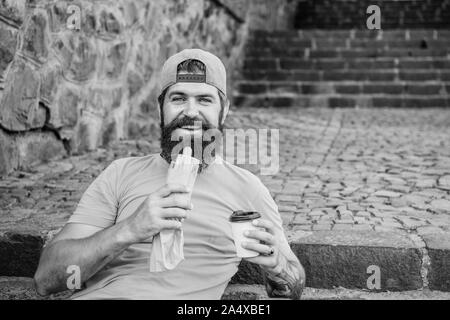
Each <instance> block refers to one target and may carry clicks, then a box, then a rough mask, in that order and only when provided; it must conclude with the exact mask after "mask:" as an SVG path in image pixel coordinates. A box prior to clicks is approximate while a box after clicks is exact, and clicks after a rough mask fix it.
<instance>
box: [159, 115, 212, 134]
mask: <svg viewBox="0 0 450 320" xmlns="http://www.w3.org/2000/svg"><path fill="white" fill-rule="evenodd" d="M198 125H201V127H202V129H203V130H208V129H211V128H214V126H213V125H212V124H211V123H209V122H208V121H204V120H202V119H200V118H189V117H186V116H184V117H179V118H176V119H174V120H173V121H172V122H171V123H169V124H168V125H167V126H166V127H165V130H169V131H173V130H175V129H178V128H182V127H184V126H198Z"/></svg>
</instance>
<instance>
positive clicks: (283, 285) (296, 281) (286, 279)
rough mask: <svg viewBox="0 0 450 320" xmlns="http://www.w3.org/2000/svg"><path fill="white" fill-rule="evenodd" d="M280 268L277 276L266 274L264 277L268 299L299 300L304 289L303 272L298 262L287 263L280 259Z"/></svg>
mask: <svg viewBox="0 0 450 320" xmlns="http://www.w3.org/2000/svg"><path fill="white" fill-rule="evenodd" d="M281 258H282V259H281V260H282V263H283V265H282V267H281V272H280V273H279V274H276V275H275V274H272V273H270V272H267V273H266V275H265V280H266V281H265V284H266V290H267V293H268V294H269V296H270V297H284V298H290V299H293V300H299V299H300V297H301V295H302V292H303V288H304V285H305V284H304V282H305V277H304V272H303V268H302V266H301V265H300V264H299V263H298V262H293V261H288V260H287V259H286V258H285V257H281Z"/></svg>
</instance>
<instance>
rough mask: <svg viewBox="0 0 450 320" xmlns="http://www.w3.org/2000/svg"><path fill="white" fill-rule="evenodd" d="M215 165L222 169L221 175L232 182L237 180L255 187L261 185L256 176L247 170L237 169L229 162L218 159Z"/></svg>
mask: <svg viewBox="0 0 450 320" xmlns="http://www.w3.org/2000/svg"><path fill="white" fill-rule="evenodd" d="M217 165H221V166H222V168H223V174H224V176H225V178H231V179H233V180H237V181H240V182H242V183H243V184H246V185H251V186H256V185H261V184H262V182H261V180H260V179H259V177H258V176H256V175H255V174H254V173H252V172H250V171H249V170H247V169H245V168H242V167H239V166H237V165H235V164H233V163H231V162H228V161H226V160H223V159H222V158H220V159H219V160H218V162H217Z"/></svg>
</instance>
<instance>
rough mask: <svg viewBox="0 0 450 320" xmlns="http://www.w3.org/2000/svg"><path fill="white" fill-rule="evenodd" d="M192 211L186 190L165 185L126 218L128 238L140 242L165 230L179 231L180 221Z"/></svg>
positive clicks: (176, 186)
mask: <svg viewBox="0 0 450 320" xmlns="http://www.w3.org/2000/svg"><path fill="white" fill-rule="evenodd" d="M191 209H192V203H191V200H190V197H189V196H188V190H187V189H186V187H184V186H180V185H165V186H164V187H162V188H160V189H159V190H157V191H155V192H154V193H152V194H150V195H149V196H148V197H147V198H146V199H145V200H144V201H143V202H142V204H141V205H140V206H139V207H138V208H137V209H136V211H135V212H134V213H133V214H132V215H131V216H130V217H129V218H127V221H126V225H127V229H128V230H129V232H128V237H130V239H131V240H130V241H131V242H141V241H144V240H145V239H148V238H151V237H153V236H154V235H156V234H158V233H159V232H161V230H165V229H174V230H176V229H181V222H180V220H182V219H184V218H186V217H187V210H191Z"/></svg>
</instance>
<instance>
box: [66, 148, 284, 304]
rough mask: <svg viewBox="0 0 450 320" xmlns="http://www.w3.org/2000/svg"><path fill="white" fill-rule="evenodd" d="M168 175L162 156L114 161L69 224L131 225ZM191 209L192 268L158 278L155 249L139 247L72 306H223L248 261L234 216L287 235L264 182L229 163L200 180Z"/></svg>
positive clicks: (187, 230) (187, 239)
mask: <svg viewBox="0 0 450 320" xmlns="http://www.w3.org/2000/svg"><path fill="white" fill-rule="evenodd" d="M168 167H169V165H168V163H167V162H166V161H165V160H164V159H163V158H162V157H161V156H160V155H159V154H153V155H149V156H145V157H132V158H124V159H119V160H116V161H113V162H112V163H111V164H110V165H109V166H108V167H107V168H106V169H105V170H104V171H103V172H102V173H101V174H100V175H99V176H98V177H97V178H96V179H95V180H94V182H93V183H92V184H91V185H90V186H89V187H88V189H87V190H86V191H85V192H84V194H83V196H82V198H81V200H80V202H79V204H78V206H77V208H76V210H75V212H74V213H73V215H72V216H71V217H70V218H69V220H68V222H67V223H82V224H88V225H93V226H97V227H101V228H108V227H110V226H112V225H113V224H115V223H116V222H119V221H121V220H123V219H125V218H127V217H129V216H130V215H131V214H133V213H134V212H135V210H136V209H137V208H138V207H139V205H140V204H141V202H142V201H143V200H144V199H145V198H146V197H147V196H148V195H149V194H150V193H152V192H154V191H156V190H157V189H159V188H161V187H162V186H163V185H165V182H166V176H167V170H168ZM192 203H193V205H194V209H193V210H191V211H189V212H188V218H187V219H185V220H184V222H183V233H184V257H185V260H183V261H182V262H181V263H180V264H179V265H178V266H177V267H176V268H175V269H173V270H170V271H165V272H157V273H151V272H150V271H149V258H150V252H151V249H152V243H151V242H142V243H137V244H133V245H131V246H130V247H128V248H127V249H126V250H125V251H123V252H122V253H121V254H120V255H119V256H117V257H116V258H115V259H114V260H112V261H111V262H110V263H109V264H108V265H107V266H105V267H104V268H103V269H102V270H100V271H99V272H98V273H96V274H95V275H94V276H93V277H91V278H90V279H89V280H88V281H87V282H86V288H85V289H83V290H81V291H79V292H77V293H75V294H74V295H73V296H72V298H73V299H117V298H119V299H220V298H221V296H222V294H223V292H224V290H225V288H226V286H227V284H228V282H229V281H230V279H231V278H232V276H233V275H234V274H235V273H236V272H237V269H238V265H239V263H240V261H241V258H238V257H237V256H236V248H235V244H234V241H233V238H232V234H231V225H230V222H229V220H228V219H229V216H230V215H231V214H232V213H233V211H235V210H248V211H258V212H260V213H261V215H262V218H263V219H268V220H270V221H272V222H273V223H274V225H275V226H276V228H277V229H278V231H281V232H280V233H279V234H283V232H282V230H283V229H282V220H281V217H280V215H279V213H278V208H277V205H276V204H275V202H274V201H273V199H272V197H271V195H270V193H269V191H268V190H267V188H266V187H265V186H264V185H263V184H262V182H261V181H260V180H259V178H257V177H256V176H255V175H253V174H252V173H250V172H249V171H247V170H244V169H242V168H239V167H237V166H235V165H232V164H230V163H228V162H226V161H224V160H222V159H219V161H216V162H214V163H213V164H211V165H210V166H209V167H208V168H207V169H206V170H204V171H203V172H201V173H200V174H199V175H198V176H197V180H196V182H195V185H194V189H193V192H192ZM280 240H281V241H286V240H285V238H284V239H280Z"/></svg>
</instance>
